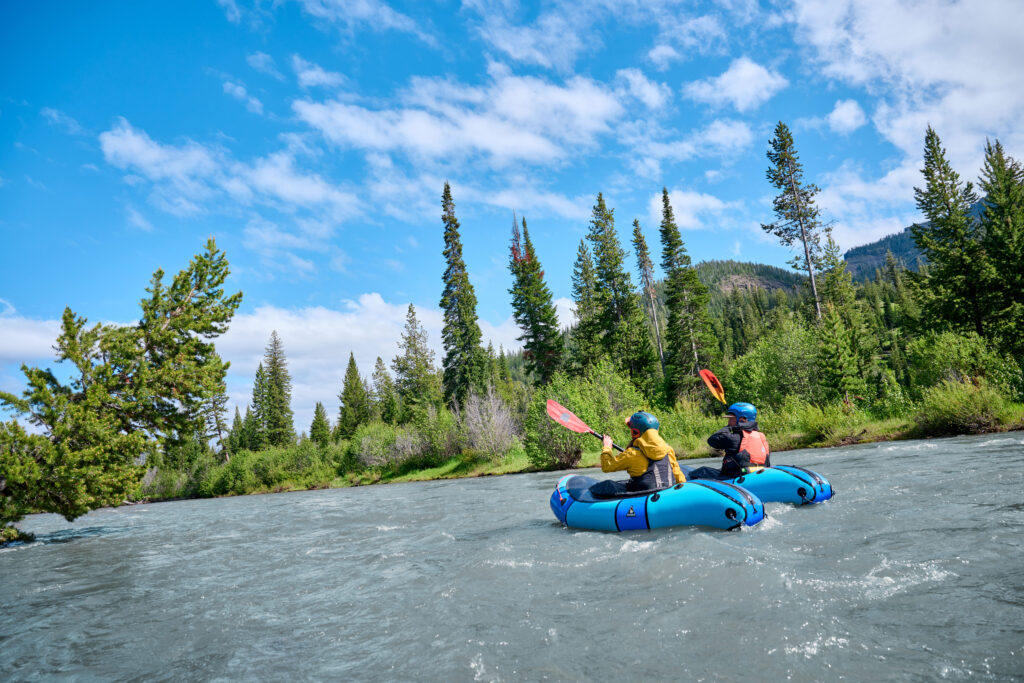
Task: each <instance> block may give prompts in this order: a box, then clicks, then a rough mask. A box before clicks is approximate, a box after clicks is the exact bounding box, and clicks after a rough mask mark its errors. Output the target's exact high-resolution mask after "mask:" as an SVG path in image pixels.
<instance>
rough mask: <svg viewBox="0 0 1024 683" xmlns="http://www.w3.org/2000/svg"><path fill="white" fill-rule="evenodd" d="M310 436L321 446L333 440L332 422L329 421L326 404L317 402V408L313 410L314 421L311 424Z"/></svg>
mask: <svg viewBox="0 0 1024 683" xmlns="http://www.w3.org/2000/svg"><path fill="white" fill-rule="evenodd" d="M309 438H310V439H311V440H312V441H313V443H315V444H316V445H318V446H320V447H321V448H323V447H325V446H327V444H329V443H330V442H331V423H330V422H328V421H327V411H326V410H324V404H323V403H321V402H320V401H317V402H316V409H315V410H314V411H313V423H312V424H310V425H309Z"/></svg>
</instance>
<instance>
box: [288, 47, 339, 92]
mask: <svg viewBox="0 0 1024 683" xmlns="http://www.w3.org/2000/svg"><path fill="white" fill-rule="evenodd" d="M292 68H293V69H294V70H295V75H296V76H297V77H298V79H299V85H300V86H301V87H303V88H313V87H317V86H327V87H332V88H334V87H337V86H339V85H342V84H343V83H345V77H344V76H342V75H341V74H339V73H334V72H332V71H325V70H324V69H323V68H322V67H321V66H320V65H318V64H314V63H312V62H307V61H306V60H305V59H303V58H302V57H300V56H298V55H292Z"/></svg>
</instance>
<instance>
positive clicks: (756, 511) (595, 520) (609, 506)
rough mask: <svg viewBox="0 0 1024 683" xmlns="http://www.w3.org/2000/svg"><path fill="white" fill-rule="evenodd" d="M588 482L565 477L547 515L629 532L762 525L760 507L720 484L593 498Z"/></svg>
mask: <svg viewBox="0 0 1024 683" xmlns="http://www.w3.org/2000/svg"><path fill="white" fill-rule="evenodd" d="M595 483H597V480H596V479H594V478H593V477H586V476H583V475H579V474H568V475H566V476H564V477H562V478H561V479H560V480H559V481H558V485H557V486H555V490H554V492H553V493H552V494H551V511H552V512H554V513H555V517H557V518H558V521H560V522H561V523H562V524H565V525H566V526H569V527H573V528H576V529H593V530H596V531H630V530H634V529H661V528H664V527H670V526H684V525H698V526H710V527H715V528H718V529H738V528H739V527H741V526H743V525H747V526H753V525H755V524H757V523H758V522H760V521H761V520H762V519H764V503H762V502H761V501H760V500H759V499H758V498H757V496H755V495H754V494H752V493H750V491H748V490H747V489H745V488H743V487H741V486H736V485H734V484H730V483H728V482H724V481H713V480H703V479H702V480H698V481H688V482H686V483H684V484H676V485H675V486H672V487H670V488H667V489H661V490H660V491H648V492H639V493H630V494H628V495H627V496H623V497H620V498H610V499H609V498H595V497H594V496H593V494H591V493H590V487H591V486H593V485H594V484H595Z"/></svg>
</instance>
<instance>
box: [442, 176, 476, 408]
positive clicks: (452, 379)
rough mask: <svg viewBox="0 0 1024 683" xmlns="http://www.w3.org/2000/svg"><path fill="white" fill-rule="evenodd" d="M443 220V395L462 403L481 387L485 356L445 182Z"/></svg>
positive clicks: (456, 225) (449, 195)
mask: <svg viewBox="0 0 1024 683" xmlns="http://www.w3.org/2000/svg"><path fill="white" fill-rule="evenodd" d="M441 205H442V208H443V213H442V215H441V220H442V221H443V222H444V252H443V253H444V258H445V263H446V264H447V268H446V269H445V271H444V276H443V277H442V280H443V281H444V292H443V293H442V295H441V310H442V311H443V312H444V327H442V328H441V342H442V344H443V345H444V351H445V355H444V361H443V362H442V364H441V365H442V367H443V369H444V397H445V400H447V401H449V402H450V403H452V404H454V405H462V403H463V402H464V401H465V400H466V396H467V395H469V393H470V392H471V391H481V390H483V388H484V381H485V380H484V373H485V370H486V368H485V359H484V354H483V349H482V348H481V347H480V338H481V333H480V325H479V324H478V323H477V317H476V294H475V293H474V291H473V285H472V284H470V282H469V274H468V273H467V272H466V264H465V262H464V261H463V260H462V241H461V239H460V238H459V221H458V219H457V218H456V217H455V202H454V201H453V200H452V192H451V187H450V186H449V185H448V183H447V182H446V183H445V184H444V192H443V193H442V195H441Z"/></svg>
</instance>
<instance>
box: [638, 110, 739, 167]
mask: <svg viewBox="0 0 1024 683" xmlns="http://www.w3.org/2000/svg"><path fill="white" fill-rule="evenodd" d="M621 135H622V139H623V140H624V141H625V142H626V143H627V144H630V145H631V146H632V147H634V148H635V149H636V150H637V152H638V154H640V155H641V157H642V158H644V157H646V158H648V159H652V160H655V161H657V160H670V161H677V162H678V161H688V160H690V159H694V158H699V157H708V156H722V157H732V156H735V155H736V153H738V152H739V151H741V150H743V149H746V148H747V147H749V146H750V144H751V143H752V142H753V140H754V133H753V131H751V130H750V126H749V125H747V124H746V122H744V121H736V120H732V119H716V120H715V121H712V122H711V123H709V124H708V125H707V126H706V127H704V128H702V129H697V130H693V131H691V132H690V133H689V134H688V135H686V136H684V137H682V138H679V139H676V140H672V139H671V134H670V133H669V132H666V131H663V130H661V129H660V128H656V127H655V128H649V129H648V128H643V127H632V128H631V127H628V126H627V127H624V128H623V130H622V131H621Z"/></svg>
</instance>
